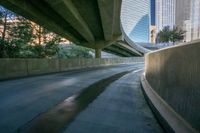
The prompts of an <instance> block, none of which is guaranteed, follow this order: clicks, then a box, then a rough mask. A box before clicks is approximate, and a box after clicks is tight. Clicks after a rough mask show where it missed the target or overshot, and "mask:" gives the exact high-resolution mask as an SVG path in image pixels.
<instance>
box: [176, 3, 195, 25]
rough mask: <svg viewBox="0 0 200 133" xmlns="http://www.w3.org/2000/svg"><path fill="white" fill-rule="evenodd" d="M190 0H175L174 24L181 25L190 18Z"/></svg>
mask: <svg viewBox="0 0 200 133" xmlns="http://www.w3.org/2000/svg"><path fill="white" fill-rule="evenodd" d="M190 8H191V0H176V10H175V25H176V26H178V27H182V26H183V25H184V21H185V20H189V19H190Z"/></svg>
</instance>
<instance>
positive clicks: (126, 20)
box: [121, 0, 150, 42]
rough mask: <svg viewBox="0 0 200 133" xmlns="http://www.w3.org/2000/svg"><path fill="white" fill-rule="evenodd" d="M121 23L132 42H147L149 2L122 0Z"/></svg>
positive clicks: (143, 0)
mask: <svg viewBox="0 0 200 133" xmlns="http://www.w3.org/2000/svg"><path fill="white" fill-rule="evenodd" d="M121 23H122V28H123V30H124V31H125V33H126V34H127V35H128V36H129V37H130V38H131V40H133V41H134V42H149V40H150V39H149V38H150V0H124V2H122V10H121Z"/></svg>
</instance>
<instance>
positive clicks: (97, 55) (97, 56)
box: [95, 48, 101, 58]
mask: <svg viewBox="0 0 200 133" xmlns="http://www.w3.org/2000/svg"><path fill="white" fill-rule="evenodd" d="M95 58H101V49H100V48H96V49H95Z"/></svg>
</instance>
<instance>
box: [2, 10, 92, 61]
mask: <svg viewBox="0 0 200 133" xmlns="http://www.w3.org/2000/svg"><path fill="white" fill-rule="evenodd" d="M0 26H1V27H3V30H2V33H1V34H0V35H1V36H0V58H77V57H78V58H80V57H84V58H91V57H92V55H91V54H90V51H91V50H90V49H88V48H84V47H80V46H76V45H70V46H69V47H67V48H61V47H60V45H59V43H60V40H61V37H60V36H58V35H57V34H54V33H52V32H50V31H48V30H47V29H44V28H43V27H41V26H39V25H36V24H33V23H31V21H29V20H27V19H25V18H23V17H21V16H18V15H16V14H14V13H12V12H10V11H9V10H7V9H5V8H3V7H1V6H0ZM0 32H1V31H0Z"/></svg>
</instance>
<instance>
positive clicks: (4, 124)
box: [0, 0, 200, 133]
mask: <svg viewBox="0 0 200 133" xmlns="http://www.w3.org/2000/svg"><path fill="white" fill-rule="evenodd" d="M121 2H122V1H121V0H119V1H118V0H93V1H91V0H79V1H77V0H58V1H53V0H0V4H1V5H3V6H5V7H6V8H8V9H10V10H12V11H14V12H16V13H19V14H21V15H23V16H24V17H27V18H29V19H31V20H33V21H35V22H36V23H38V24H41V25H43V26H44V27H46V28H48V29H51V30H52V31H54V32H56V33H58V34H60V35H62V36H63V37H66V38H67V39H69V40H70V41H72V42H74V43H76V44H78V45H81V46H85V47H89V48H93V49H95V51H96V57H100V51H101V50H104V51H108V52H111V53H115V54H118V55H121V56H124V57H129V56H142V55H143V54H144V53H147V52H149V51H148V50H146V49H144V48H143V47H140V46H139V45H137V44H135V43H133V42H132V41H131V40H130V38H128V37H127V36H126V34H124V33H123V32H124V31H123V29H122V28H120V8H121ZM69 18H70V19H69ZM122 35H123V37H122ZM199 42H200V41H199V40H198V41H194V42H191V43H189V44H183V45H180V46H174V47H170V48H165V49H162V50H158V51H154V52H151V53H147V54H146V56H145V67H144V68H143V64H141V63H138V62H137V61H136V62H135V60H132V59H131V58H130V59H126V58H122V59H115V61H112V59H111V60H106V59H105V60H104V59H99V60H98V59H96V60H94V59H91V60H84V61H82V60H75V61H74V60H73V61H72V62H73V63H71V64H70V63H69V62H68V61H65V60H40V61H39V62H38V60H37V59H35V60H34V59H33V60H24V61H21V60H20V59H10V60H9V59H2V60H1V63H0V68H1V69H0V77H1V78H2V79H3V78H4V76H6V78H13V77H15V78H16V77H18V75H20V77H26V76H33V75H37V74H47V73H55V72H61V73H60V74H54V75H48V76H40V77H31V78H25V79H17V80H11V81H1V82H0V92H1V93H0V95H1V96H0V102H1V104H0V109H1V110H0V117H1V118H2V119H1V120H0V130H1V132H6V133H7V132H26V133H27V132H35V133H38V132H48V133H49V132H61V131H62V132H67V133H70V132H73V133H74V132H77V133H79V132H83V133H85V132H108V133H110V132H177V133H184V132H186V133H193V132H199V131H200V128H199V127H200V123H199V120H200V113H199V110H200V108H199V107H200V106H199V101H200V99H199V95H200V93H199V88H200V85H199V79H200V78H199V72H200V69H199V65H200V62H199V60H198V59H196V58H198V56H199V50H200V47H199V46H200V45H199V44H200V43H199ZM185 53H187V54H185ZM19 62H20V63H19ZM134 62H135V63H134ZM13 63H14V64H15V65H13ZM121 63H133V64H131V65H127V64H126V65H125V66H123V65H119V64H121ZM16 64H17V65H16ZM114 64H115V65H116V64H118V65H119V66H115V67H114V66H113V67H110V68H107V67H105V66H107V65H114ZM88 65H89V66H90V67H94V70H90V71H85V70H84V69H83V68H86V67H88ZM102 65H103V66H104V67H103V68H99V69H97V66H102ZM75 68H76V69H78V68H79V69H80V68H81V69H82V70H81V72H77V71H73V72H70V73H64V71H66V70H74V69H75ZM9 69H10V70H11V71H10V70H9ZM143 69H144V75H143V76H142V78H141V84H142V88H141V86H140V79H139V77H140V75H141V71H142V70H143ZM7 70H8V71H7ZM99 70H100V71H99ZM101 70H104V71H101ZM92 71H93V72H92ZM6 72H10V73H6ZM88 75H89V76H88ZM142 92H143V93H142ZM143 94H144V96H143ZM144 98H145V99H146V101H147V102H148V105H149V106H148V105H147V103H146V102H145V99H144ZM30 105H31V106H30ZM149 107H150V108H151V110H152V112H153V113H154V115H155V116H156V117H154V115H153V114H152V112H151V110H150V108H149ZM66 112H67V113H66ZM158 121H159V122H158ZM163 129H164V130H163Z"/></svg>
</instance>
